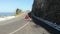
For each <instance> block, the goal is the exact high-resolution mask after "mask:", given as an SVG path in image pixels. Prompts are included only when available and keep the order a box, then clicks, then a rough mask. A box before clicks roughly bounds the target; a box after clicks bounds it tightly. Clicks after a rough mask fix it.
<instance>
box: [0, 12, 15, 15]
mask: <svg viewBox="0 0 60 34" xmlns="http://www.w3.org/2000/svg"><path fill="white" fill-rule="evenodd" d="M13 14H15V12H1V13H0V16H12V15H13Z"/></svg>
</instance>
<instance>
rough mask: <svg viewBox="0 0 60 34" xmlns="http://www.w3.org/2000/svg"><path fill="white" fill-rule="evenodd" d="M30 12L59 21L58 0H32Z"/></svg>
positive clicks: (59, 9)
mask: <svg viewBox="0 0 60 34" xmlns="http://www.w3.org/2000/svg"><path fill="white" fill-rule="evenodd" d="M32 12H33V13H34V14H35V16H38V17H41V18H44V19H48V20H51V21H53V22H57V23H58V24H59V23H60V0H34V3H33V7H32Z"/></svg>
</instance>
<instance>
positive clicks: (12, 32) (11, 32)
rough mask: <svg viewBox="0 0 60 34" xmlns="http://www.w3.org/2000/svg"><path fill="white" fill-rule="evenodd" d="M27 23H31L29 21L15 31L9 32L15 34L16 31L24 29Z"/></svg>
mask: <svg viewBox="0 0 60 34" xmlns="http://www.w3.org/2000/svg"><path fill="white" fill-rule="evenodd" d="M27 24H29V22H27V23H26V24H25V25H23V26H22V27H20V28H18V29H17V30H15V31H13V32H11V33H9V34H14V33H16V32H17V31H19V30H21V29H23V28H24V27H25V26H27Z"/></svg>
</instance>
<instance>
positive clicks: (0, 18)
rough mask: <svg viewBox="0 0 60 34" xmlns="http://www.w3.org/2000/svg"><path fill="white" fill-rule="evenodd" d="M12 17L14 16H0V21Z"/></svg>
mask: <svg viewBox="0 0 60 34" xmlns="http://www.w3.org/2000/svg"><path fill="white" fill-rule="evenodd" d="M13 18H15V16H4V17H0V21H5V20H10V19H13Z"/></svg>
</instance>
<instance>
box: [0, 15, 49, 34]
mask: <svg viewBox="0 0 60 34" xmlns="http://www.w3.org/2000/svg"><path fill="white" fill-rule="evenodd" d="M25 15H26V14H23V15H20V16H19V17H16V18H14V19H11V20H8V21H1V22H0V34H49V32H48V31H46V30H45V29H44V28H43V27H41V26H37V25H35V24H34V23H33V22H30V21H29V20H26V19H24V16H25Z"/></svg>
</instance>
